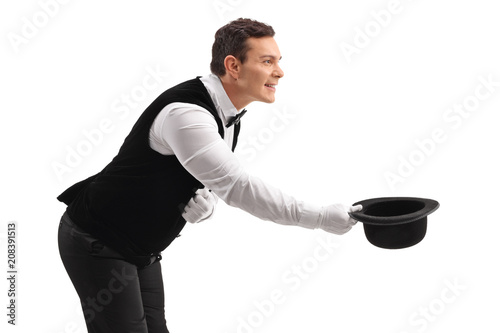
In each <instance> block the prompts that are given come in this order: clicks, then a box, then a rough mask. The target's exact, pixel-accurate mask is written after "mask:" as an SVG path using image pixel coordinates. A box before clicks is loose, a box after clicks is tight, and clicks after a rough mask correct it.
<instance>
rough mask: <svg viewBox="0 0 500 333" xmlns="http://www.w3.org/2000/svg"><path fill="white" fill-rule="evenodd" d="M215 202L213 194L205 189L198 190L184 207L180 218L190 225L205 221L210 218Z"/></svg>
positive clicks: (215, 198)
mask: <svg viewBox="0 0 500 333" xmlns="http://www.w3.org/2000/svg"><path fill="white" fill-rule="evenodd" d="M217 200H218V199H217V196H216V195H215V194H214V193H213V192H211V191H209V190H207V189H206V188H202V189H199V190H198V191H196V193H195V194H194V196H193V197H192V198H191V200H189V202H188V203H187V205H186V207H184V212H183V213H182V217H183V218H184V219H185V220H186V221H187V222H190V223H198V222H201V221H204V220H207V219H209V218H210V217H211V216H212V214H213V212H214V210H215V205H216V204H217Z"/></svg>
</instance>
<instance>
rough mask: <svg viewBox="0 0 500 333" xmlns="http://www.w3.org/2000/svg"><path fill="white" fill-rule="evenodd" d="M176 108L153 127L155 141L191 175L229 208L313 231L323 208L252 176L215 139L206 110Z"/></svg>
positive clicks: (218, 138) (186, 106)
mask: <svg viewBox="0 0 500 333" xmlns="http://www.w3.org/2000/svg"><path fill="white" fill-rule="evenodd" d="M175 104H176V106H173V107H172V105H170V108H169V111H168V113H167V114H166V115H165V116H164V117H163V118H161V121H160V123H159V124H154V125H153V126H154V127H155V130H156V132H157V133H158V134H159V136H160V140H159V141H163V143H164V144H165V145H167V146H168V147H169V150H171V151H172V152H173V154H175V156H176V157H177V159H178V160H179V162H180V163H181V164H182V165H183V166H184V168H185V169H186V170H187V171H188V172H189V173H191V174H192V175H193V176H194V177H195V178H196V179H198V180H199V181H200V182H201V183H202V184H203V185H205V186H206V187H207V188H208V189H210V190H212V191H213V192H214V193H215V194H216V195H217V196H218V197H220V198H221V199H222V200H223V201H224V202H226V203H227V204H228V205H230V206H233V207H237V208H240V209H242V210H244V211H246V212H248V213H250V214H252V215H254V216H256V217H258V218H260V219H263V220H269V221H273V222H276V223H280V224H291V225H301V226H309V227H314V226H316V224H317V221H318V218H319V214H320V210H321V207H318V206H316V205H313V204H310V203H306V202H303V201H298V200H296V199H295V198H294V197H292V196H290V195H287V194H285V193H283V192H282V191H281V190H279V189H277V188H275V187H273V186H271V185H269V184H266V183H265V182H263V181H262V180H261V179H259V178H258V177H255V176H252V175H250V174H249V173H248V172H247V171H246V170H245V168H244V167H243V166H242V165H241V163H240V162H239V160H238V158H237V157H236V156H235V155H234V154H233V152H232V151H231V150H230V148H229V146H228V144H227V143H226V142H225V141H224V140H223V139H222V138H221V136H220V135H219V133H218V128H217V123H216V121H215V119H214V117H213V116H212V115H211V114H210V113H209V112H208V111H207V110H205V109H203V108H201V107H199V106H197V105H192V104H185V103H175ZM167 107H168V106H167ZM162 112H163V111H162ZM155 123H156V122H155Z"/></svg>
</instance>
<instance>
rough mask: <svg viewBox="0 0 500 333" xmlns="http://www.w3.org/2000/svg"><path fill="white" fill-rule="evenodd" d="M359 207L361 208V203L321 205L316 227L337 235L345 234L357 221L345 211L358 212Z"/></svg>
mask: <svg viewBox="0 0 500 333" xmlns="http://www.w3.org/2000/svg"><path fill="white" fill-rule="evenodd" d="M361 209H363V207H362V206H361V205H356V206H346V205H343V204H334V205H330V206H326V207H323V208H322V210H321V214H320V217H319V223H318V225H317V228H319V229H323V230H325V231H327V232H331V233H334V234H337V235H342V234H345V233H346V232H348V231H349V230H351V228H352V227H353V226H354V225H355V224H356V223H357V222H358V221H356V220H355V219H353V218H352V217H350V216H349V214H347V213H348V212H351V213H352V212H358V211H360V210H361Z"/></svg>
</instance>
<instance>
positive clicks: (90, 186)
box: [57, 78, 239, 261]
mask: <svg viewBox="0 0 500 333" xmlns="http://www.w3.org/2000/svg"><path fill="white" fill-rule="evenodd" d="M173 102H184V103H191V104H196V105H199V106H201V107H203V108H205V109H206V110H208V111H209V112H210V113H211V114H212V115H213V116H214V118H215V120H216V122H217V126H218V128H219V134H220V135H221V137H222V138H224V127H223V124H222V121H221V119H220V118H219V116H218V114H217V111H216V108H215V105H214V104H213V101H212V99H211V97H210V95H209V93H208V91H207V90H206V88H205V86H204V85H203V83H202V82H201V81H200V80H199V78H196V79H193V80H189V81H186V82H184V83H181V84H179V85H177V86H175V87H172V88H170V89H168V90H166V91H165V92H163V93H162V94H161V95H160V96H158V98H156V100H154V101H153V103H151V105H150V106H149V107H148V108H147V109H146V110H145V111H144V112H143V114H142V115H141V116H140V117H139V119H138V120H137V122H136V123H135V125H134V127H133V128H132V131H131V132H130V134H129V135H128V136H127V137H126V139H125V141H124V143H123V145H122V146H121V148H120V150H119V152H118V154H117V155H116V157H115V158H114V159H113V160H112V161H111V163H109V164H108V165H107V166H106V167H105V168H104V169H103V170H102V171H101V172H99V173H98V174H96V175H94V176H92V177H90V178H88V179H86V180H83V181H81V182H79V183H76V184H75V185H73V186H71V187H70V188H68V189H67V190H66V191H65V192H63V193H62V194H61V195H60V196H59V197H58V198H57V199H58V200H59V201H62V202H64V203H66V204H67V205H68V208H67V213H68V215H69V217H70V218H71V219H72V220H73V222H74V223H75V224H77V225H78V226H80V227H81V228H82V229H84V230H85V231H87V232H89V233H90V234H92V235H94V236H95V237H96V238H98V239H100V240H101V241H103V242H104V243H106V244H108V245H109V246H111V247H112V248H114V249H115V250H117V251H118V252H120V253H121V254H122V255H124V256H125V257H126V258H128V259H130V260H131V261H133V259H132V258H133V257H142V256H149V255H152V254H158V253H159V252H161V251H162V250H164V249H165V248H166V247H167V246H168V245H169V244H170V243H171V242H172V241H173V240H174V239H175V238H176V237H177V236H178V234H179V232H180V231H181V230H182V228H183V227H184V225H185V224H186V221H185V220H184V218H183V217H182V210H183V208H184V206H185V205H186V204H187V202H188V201H189V200H190V199H191V197H193V194H194V192H196V190H197V189H199V188H202V187H203V185H202V184H201V183H200V182H199V181H198V180H196V179H195V178H194V177H193V176H192V175H191V174H190V173H189V172H187V171H186V169H184V167H183V166H182V165H181V164H180V163H179V161H178V160H177V158H176V157H175V155H169V156H166V155H162V154H160V153H158V152H156V151H154V150H153V149H152V148H151V147H150V146H149V131H150V127H151V125H152V124H153V122H154V120H155V118H156V116H157V115H158V113H159V112H160V111H161V110H162V109H163V108H164V107H165V106H166V105H168V104H170V103H173ZM238 125H239V124H238ZM235 126H236V125H235ZM234 131H235V137H234V143H233V147H232V148H233V150H234V148H235V145H236V139H237V135H238V132H239V126H238V127H235V130H234Z"/></svg>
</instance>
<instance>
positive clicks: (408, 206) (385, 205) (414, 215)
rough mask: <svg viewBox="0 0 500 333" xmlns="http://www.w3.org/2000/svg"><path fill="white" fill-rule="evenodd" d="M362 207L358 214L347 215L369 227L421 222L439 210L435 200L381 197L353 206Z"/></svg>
mask: <svg viewBox="0 0 500 333" xmlns="http://www.w3.org/2000/svg"><path fill="white" fill-rule="evenodd" d="M355 205H362V206H363V209H362V210H361V211H359V212H353V213H349V215H350V216H351V217H352V218H353V219H355V220H357V221H359V222H362V223H365V224H371V225H386V226H387V225H398V224H404V223H410V222H415V221H418V220H421V219H422V218H424V217H426V216H427V215H429V214H431V213H432V212H434V211H435V210H436V209H438V208H439V203H438V202H437V201H436V200H432V199H424V198H413V197H383V198H374V199H367V200H362V201H359V202H356V203H355V204H353V206H355Z"/></svg>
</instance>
